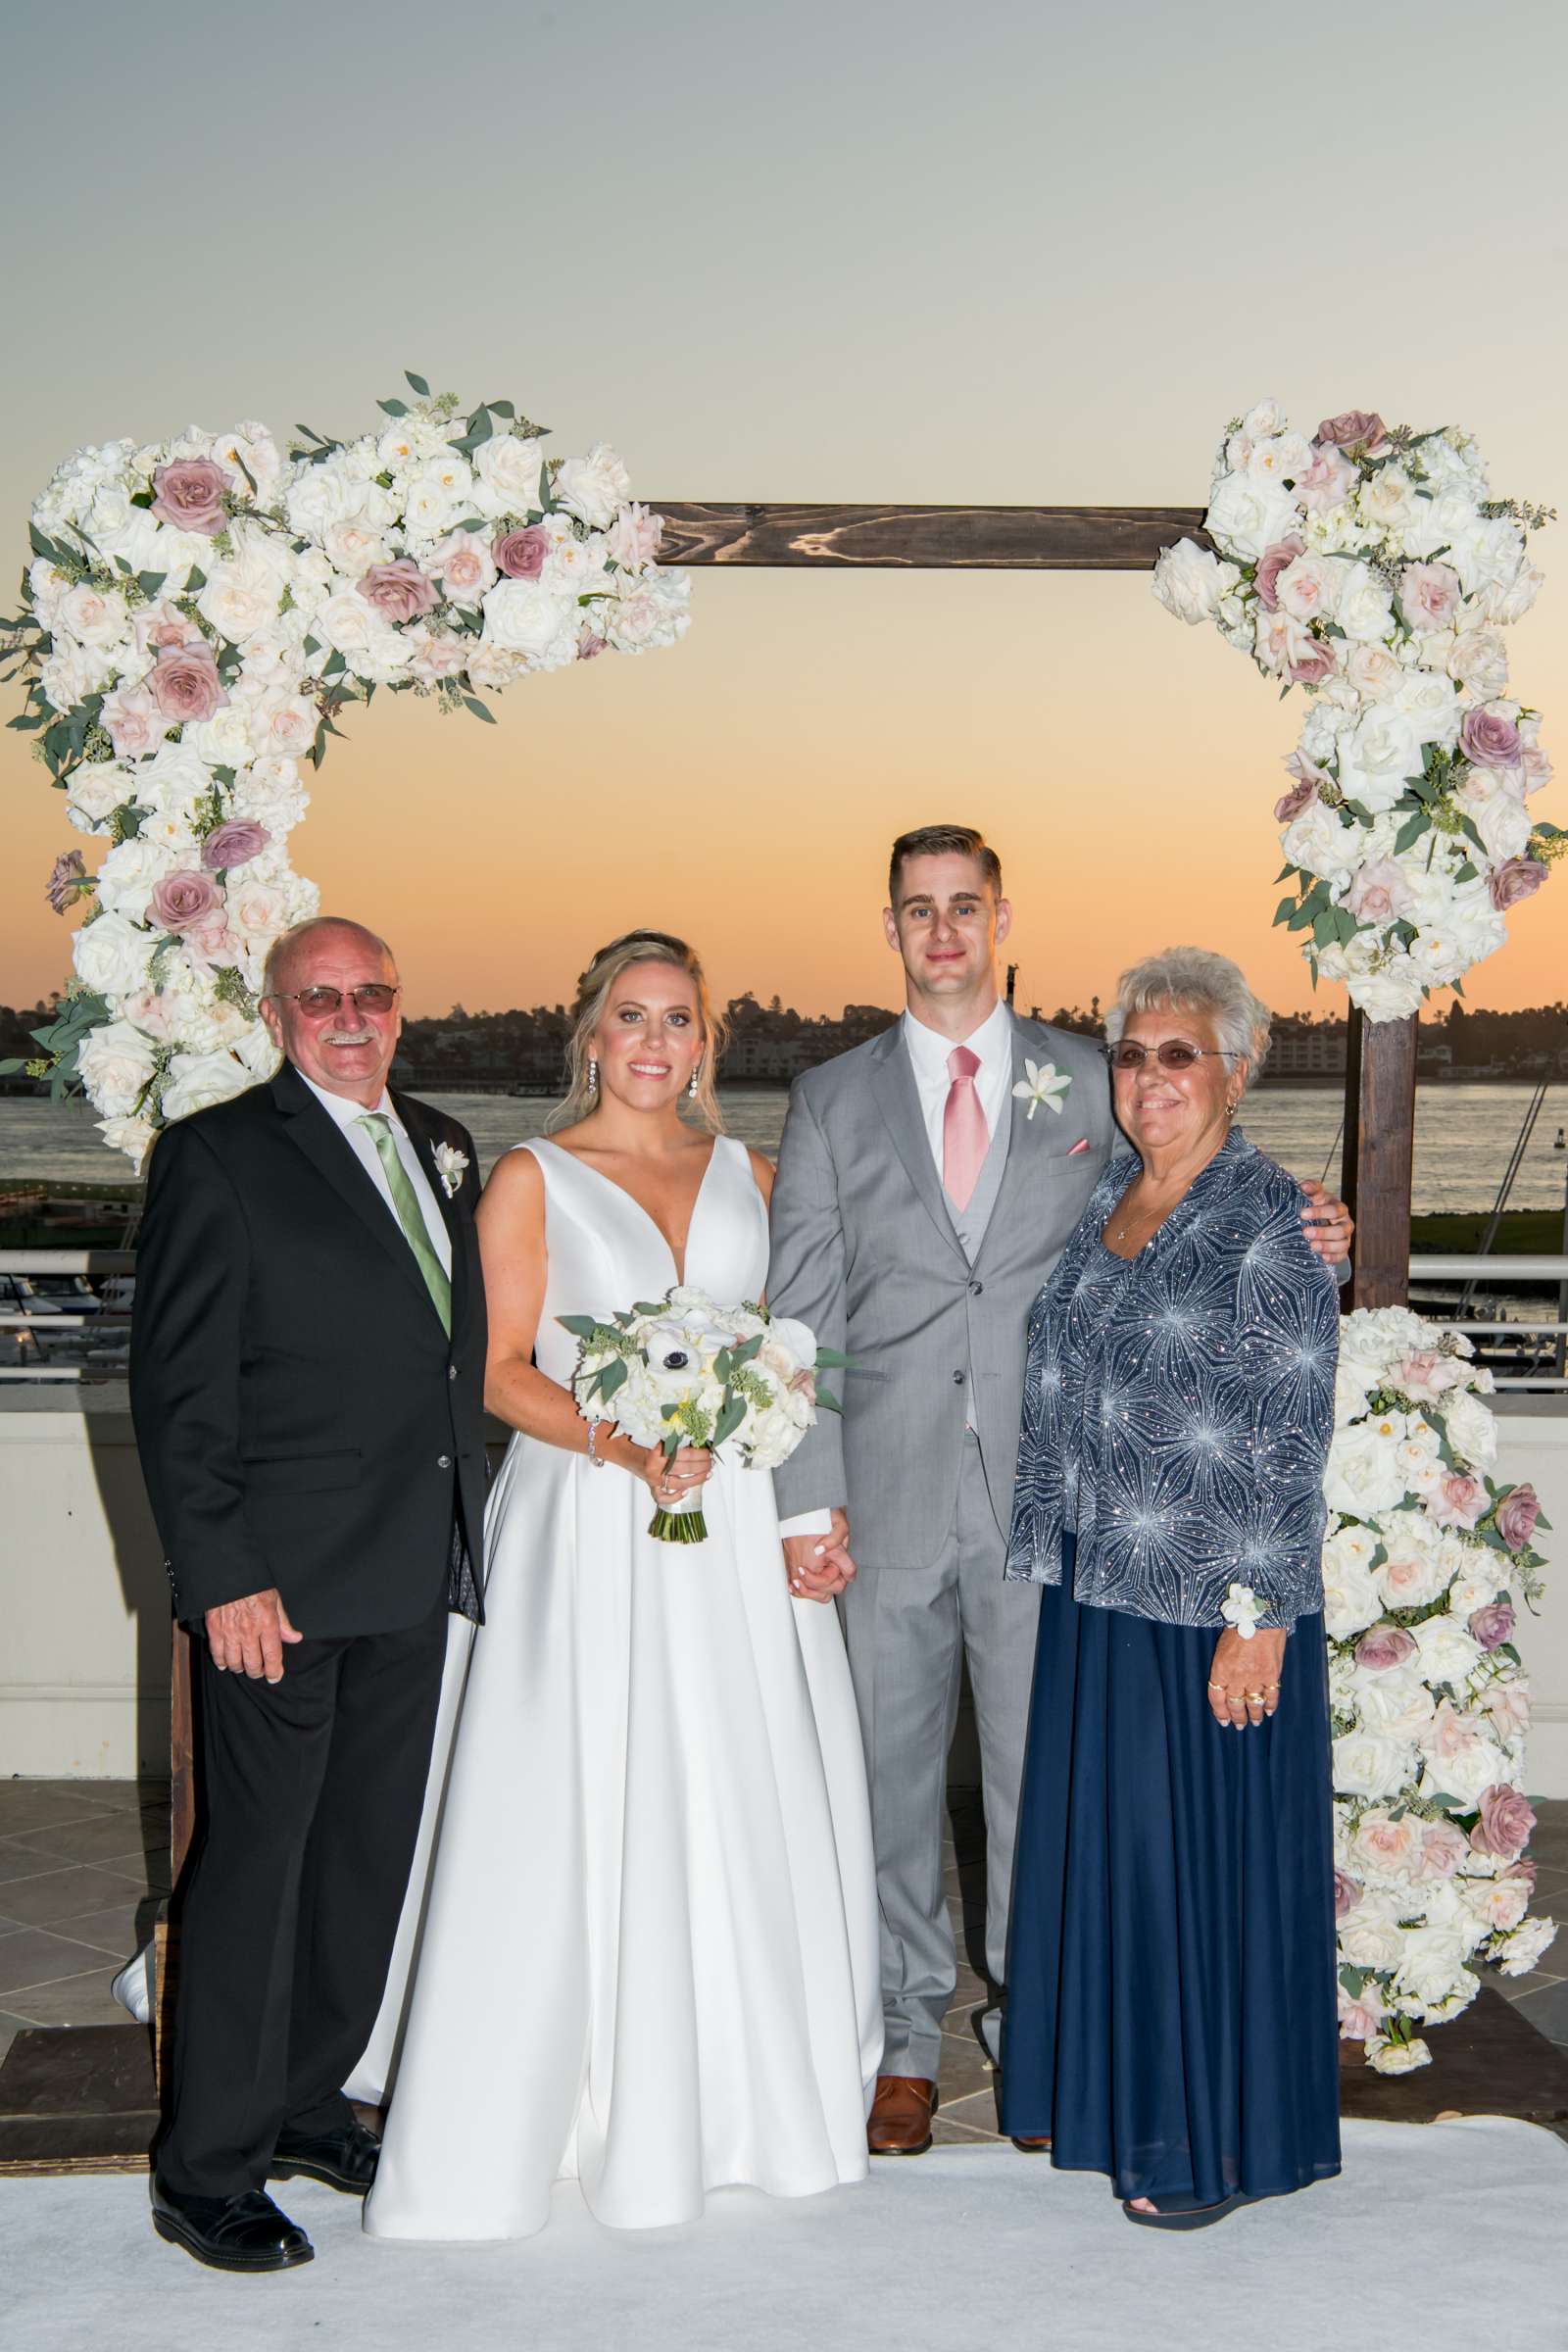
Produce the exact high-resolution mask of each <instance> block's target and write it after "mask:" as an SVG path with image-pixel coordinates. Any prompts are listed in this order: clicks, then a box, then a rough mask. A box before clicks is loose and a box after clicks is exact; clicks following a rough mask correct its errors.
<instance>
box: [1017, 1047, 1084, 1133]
mask: <svg viewBox="0 0 1568 2352" xmlns="http://www.w3.org/2000/svg"><path fill="white" fill-rule="evenodd" d="M1023 1066H1024V1069H1025V1070H1026V1072H1027V1073H1028V1075H1027V1076H1026V1077H1023V1078H1020V1079H1019V1080H1018V1083H1017V1085H1016V1086H1015V1087H1014V1088H1013V1090H1012V1091H1013V1093H1014V1094H1015V1095H1016V1096H1017V1098H1018V1101H1019V1102H1020V1103H1028V1105H1029V1109H1028V1113H1027V1115H1028V1116H1029V1117H1030V1118H1031V1119H1032V1118H1033V1117H1034V1115H1035V1112H1036V1111H1037V1110H1038V1109H1039V1108H1040V1105H1041V1103H1044V1104H1045V1106H1046V1108H1047V1109H1048V1110H1054V1112H1055V1114H1056V1116H1057V1118H1060V1116H1061V1106H1062V1103H1063V1102H1064V1101H1065V1100H1066V1094H1067V1089H1068V1087H1069V1086H1071V1084H1072V1072H1071V1070H1058V1069H1057V1067H1056V1065H1055V1063H1054V1061H1030V1060H1029V1058H1028V1056H1027V1055H1026V1056H1025V1058H1024V1065H1023Z"/></svg>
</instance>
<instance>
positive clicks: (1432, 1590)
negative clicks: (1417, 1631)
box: [1377, 1509, 1448, 1609]
mask: <svg viewBox="0 0 1568 2352" xmlns="http://www.w3.org/2000/svg"><path fill="white" fill-rule="evenodd" d="M1378 1526H1379V1530H1380V1532H1381V1533H1382V1536H1383V1542H1384V1546H1385V1548H1386V1550H1387V1552H1388V1558H1387V1559H1386V1560H1385V1561H1384V1562H1383V1565H1382V1566H1381V1568H1379V1570H1378V1572H1377V1579H1378V1589H1379V1591H1380V1592H1381V1593H1382V1594H1383V1597H1384V1600H1385V1602H1386V1603H1387V1605H1388V1606H1389V1607H1390V1608H1391V1609H1424V1608H1426V1607H1427V1606H1428V1605H1429V1604H1430V1603H1431V1602H1432V1601H1434V1600H1436V1599H1437V1598H1438V1597H1439V1595H1440V1593H1446V1591H1447V1588H1448V1567H1447V1563H1446V1560H1445V1558H1444V1555H1443V1545H1442V1542H1441V1540H1440V1531H1439V1530H1438V1529H1437V1528H1436V1527H1434V1525H1433V1523H1432V1521H1431V1520H1430V1519H1429V1518H1428V1517H1427V1515H1426V1513H1425V1512H1424V1511H1397V1510H1393V1509H1389V1510H1387V1511H1386V1512H1385V1515H1384V1517H1383V1518H1381V1519H1380V1520H1379V1522H1378Z"/></svg>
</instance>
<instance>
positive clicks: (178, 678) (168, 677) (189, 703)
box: [147, 637, 228, 727]
mask: <svg viewBox="0 0 1568 2352" xmlns="http://www.w3.org/2000/svg"><path fill="white" fill-rule="evenodd" d="M147 690H148V692H149V693H150V694H151V696H152V698H153V701H154V702H155V703H156V704H157V705H158V708H159V710H160V711H162V712H163V714H164V716H165V718H167V719H169V720H170V721H171V723H172V724H173V725H174V726H179V727H184V726H190V725H193V724H195V723H197V722H198V721H200V720H202V719H204V718H211V717H212V715H213V712H214V711H221V709H222V708H223V705H224V704H225V703H226V702H227V700H228V696H227V694H226V693H225V691H224V688H223V681H222V680H221V677H220V676H219V674H218V662H217V660H216V658H215V656H214V653H213V649H212V647H211V646H210V645H209V644H208V643H207V640H206V638H205V637H204V638H203V639H202V640H201V642H200V644H198V645H171V646H166V647H165V649H164V651H163V652H162V653H161V654H160V655H159V657H158V660H157V661H156V662H155V663H154V664H153V667H152V668H151V669H150V670H149V671H148V673H147Z"/></svg>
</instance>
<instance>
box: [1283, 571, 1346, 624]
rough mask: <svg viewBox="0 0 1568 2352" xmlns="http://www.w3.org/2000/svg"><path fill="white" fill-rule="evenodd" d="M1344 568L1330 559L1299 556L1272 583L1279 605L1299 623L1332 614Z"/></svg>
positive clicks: (1343, 576) (1343, 575)
mask: <svg viewBox="0 0 1568 2352" xmlns="http://www.w3.org/2000/svg"><path fill="white" fill-rule="evenodd" d="M1345 571H1346V566H1345V565H1344V564H1342V563H1340V562H1339V560H1338V559H1337V558H1336V557H1333V556H1298V557H1297V559H1296V561H1295V563H1294V564H1286V566H1285V569H1284V570H1283V571H1282V572H1281V573H1280V576H1279V578H1278V579H1277V580H1276V581H1275V583H1274V592H1275V594H1276V595H1277V596H1278V598H1279V601H1280V605H1281V607H1282V608H1283V610H1284V611H1285V612H1287V613H1293V614H1294V615H1295V617H1296V618H1297V619H1298V620H1316V619H1318V618H1319V617H1320V616H1322V615H1328V614H1332V613H1333V611H1334V607H1335V603H1336V601H1337V600H1338V597H1339V593H1340V587H1341V583H1342V582H1343V580H1344V578H1345Z"/></svg>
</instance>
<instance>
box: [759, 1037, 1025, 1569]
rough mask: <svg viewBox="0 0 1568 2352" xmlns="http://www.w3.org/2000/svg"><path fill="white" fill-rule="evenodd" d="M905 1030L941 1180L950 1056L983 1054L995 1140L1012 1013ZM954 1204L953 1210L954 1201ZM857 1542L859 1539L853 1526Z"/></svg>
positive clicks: (981, 1076)
mask: <svg viewBox="0 0 1568 2352" xmlns="http://www.w3.org/2000/svg"><path fill="white" fill-rule="evenodd" d="M903 1029H904V1044H905V1050H906V1052H907V1054H908V1056H909V1065H910V1067H911V1069H912V1070H913V1072H914V1089H915V1093H916V1094H917V1095H918V1096H919V1098H920V1115H921V1117H922V1118H923V1119H924V1121H925V1132H926V1140H927V1142H928V1143H929V1144H930V1146H931V1156H932V1158H933V1159H934V1160H935V1162H936V1169H937V1178H938V1181H939V1182H940V1181H941V1176H942V1143H943V1137H942V1127H943V1120H944V1118H945V1116H946V1114H947V1108H948V1090H949V1088H950V1087H951V1086H952V1084H953V1079H952V1077H951V1075H950V1074H949V1070H948V1055H949V1054H951V1053H952V1052H953V1049H954V1047H955V1046H967V1047H968V1049H969V1051H970V1053H971V1054H978V1055H979V1059H980V1067H979V1069H978V1070H976V1072H975V1077H974V1088H975V1093H976V1094H977V1095H978V1096H979V1098H980V1107H981V1109H982V1110H983V1111H984V1112H985V1116H986V1133H987V1134H988V1135H989V1136H990V1137H992V1139H993V1140H995V1137H996V1133H997V1126H998V1123H999V1121H1000V1120H1002V1119H1005V1118H1006V1117H1008V1116H1009V1115H1010V1102H1011V1096H1012V1015H1011V1013H1010V1012H1009V1011H1008V1010H1007V1007H1006V1005H1005V1004H1004V1003H1003V1002H1002V1000H1001V999H1000V998H999V999H998V1000H997V1002H996V1004H995V1005H992V1007H991V1010H990V1011H989V1012H988V1013H987V1015H986V1017H985V1019H984V1020H983V1021H982V1022H981V1024H980V1026H979V1028H978V1029H976V1030H973V1031H972V1032H971V1033H970V1035H969V1036H968V1037H944V1036H943V1035H942V1034H941V1032H940V1030H936V1029H928V1028H927V1027H926V1025H925V1023H924V1021H919V1020H916V1019H915V1017H914V1014H913V1013H912V1012H908V1011H907V1012H906V1013H905V1015H904V1021H903ZM949 1208H950V1213H953V1212H952V1204H951V1202H950V1203H949ZM961 1238H962V1237H961V1234H960V1239H961ZM965 1394H967V1392H965ZM969 1426H970V1427H971V1428H972V1427H973V1423H972V1422H971V1423H969ZM832 1525H833V1517H832V1513H831V1512H829V1511H825V1510H817V1511H797V1512H796V1513H795V1515H794V1517H793V1518H790V1519H782V1520H780V1522H779V1530H778V1532H779V1534H780V1535H781V1536H825V1535H827V1534H828V1533H829V1531H830V1530H831V1528H832ZM851 1542H852V1543H853V1542H854V1530H853V1529H852V1530H851Z"/></svg>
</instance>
